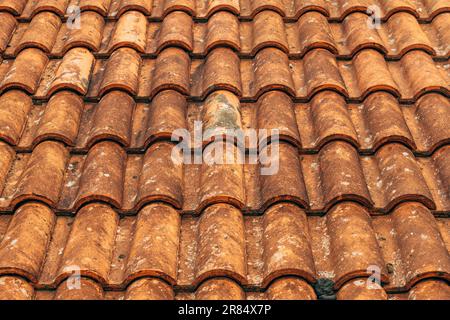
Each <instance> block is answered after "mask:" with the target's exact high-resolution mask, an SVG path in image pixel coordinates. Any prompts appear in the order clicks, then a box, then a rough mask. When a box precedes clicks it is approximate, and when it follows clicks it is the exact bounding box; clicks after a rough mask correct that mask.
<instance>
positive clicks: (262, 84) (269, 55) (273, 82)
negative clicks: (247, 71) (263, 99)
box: [251, 48, 295, 96]
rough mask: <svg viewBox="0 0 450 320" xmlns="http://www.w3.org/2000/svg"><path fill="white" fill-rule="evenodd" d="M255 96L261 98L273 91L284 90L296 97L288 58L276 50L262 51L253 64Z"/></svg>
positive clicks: (267, 49)
mask: <svg viewBox="0 0 450 320" xmlns="http://www.w3.org/2000/svg"><path fill="white" fill-rule="evenodd" d="M253 72H254V81H253V83H252V85H251V87H253V88H252V93H253V96H260V95H262V94H263V93H264V92H267V91H271V90H276V89H280V90H284V91H286V92H287V93H289V94H290V95H292V96H295V87H294V80H293V78H292V73H291V68H290V64H289V59H288V56H287V55H286V54H285V53H284V52H283V51H281V50H279V49H276V48H265V49H262V50H260V51H259V52H258V53H257V54H256V56H255V60H254V62H253Z"/></svg>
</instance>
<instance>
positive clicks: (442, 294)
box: [408, 279, 450, 300]
mask: <svg viewBox="0 0 450 320" xmlns="http://www.w3.org/2000/svg"><path fill="white" fill-rule="evenodd" d="M408 299H410V300H449V299H450V286H449V285H448V283H447V282H445V281H442V280H434V279H429V280H424V281H421V282H419V283H417V284H416V285H415V286H414V287H413V288H411V290H410V291H409V295H408Z"/></svg>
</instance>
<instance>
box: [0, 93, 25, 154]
mask: <svg viewBox="0 0 450 320" xmlns="http://www.w3.org/2000/svg"><path fill="white" fill-rule="evenodd" d="M31 106H32V101H31V98H30V97H29V96H28V95H27V94H26V93H25V92H22V91H20V90H10V91H7V92H5V93H4V94H3V95H1V96H0V138H1V139H2V140H4V141H6V142H7V143H9V144H12V145H16V144H17V143H18V142H19V139H20V136H21V135H22V132H23V130H24V128H25V124H26V122H27V116H28V113H29V112H30V110H31Z"/></svg>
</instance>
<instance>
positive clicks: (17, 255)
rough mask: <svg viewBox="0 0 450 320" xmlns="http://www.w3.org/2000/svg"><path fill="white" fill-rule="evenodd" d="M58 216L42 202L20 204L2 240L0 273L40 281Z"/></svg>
mask: <svg viewBox="0 0 450 320" xmlns="http://www.w3.org/2000/svg"><path fill="white" fill-rule="evenodd" d="M55 219H56V217H55V215H54V213H53V212H52V210H50V209H49V208H48V207H47V206H45V205H43V204H40V203H32V202H28V203H26V204H24V205H23V206H21V207H20V208H19V209H18V210H17V211H16V213H15V214H14V216H13V218H12V219H11V222H10V223H9V226H8V229H7V231H6V234H5V236H4V237H3V239H2V241H1V243H0V273H1V274H14V275H18V276H23V277H25V278H27V279H28V280H29V281H32V282H37V280H38V278H39V272H40V270H41V267H42V264H43V262H44V258H45V256H46V250H47V245H48V243H49V242H50V238H51V234H52V230H53V226H54V224H55ZM30 226H33V228H30Z"/></svg>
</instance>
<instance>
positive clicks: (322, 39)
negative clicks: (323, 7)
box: [296, 12, 337, 54]
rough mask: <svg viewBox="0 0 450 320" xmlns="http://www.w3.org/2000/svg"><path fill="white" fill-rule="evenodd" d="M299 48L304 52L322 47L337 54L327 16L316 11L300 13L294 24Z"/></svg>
mask: <svg viewBox="0 0 450 320" xmlns="http://www.w3.org/2000/svg"><path fill="white" fill-rule="evenodd" d="M296 30H297V37H298V43H299V49H300V51H301V52H302V53H306V52H308V51H309V50H311V49H314V48H324V49H327V50H329V51H330V52H332V53H334V54H337V46H336V43H335V41H334V38H333V34H332V33H331V29H330V24H329V23H328V20H327V18H326V17H325V16H324V15H322V14H320V13H318V12H308V13H305V14H304V15H302V16H301V17H300V18H299V20H298V22H297V26H296Z"/></svg>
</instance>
